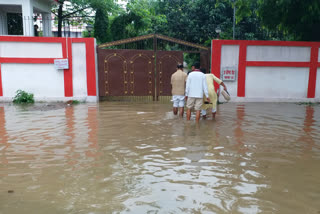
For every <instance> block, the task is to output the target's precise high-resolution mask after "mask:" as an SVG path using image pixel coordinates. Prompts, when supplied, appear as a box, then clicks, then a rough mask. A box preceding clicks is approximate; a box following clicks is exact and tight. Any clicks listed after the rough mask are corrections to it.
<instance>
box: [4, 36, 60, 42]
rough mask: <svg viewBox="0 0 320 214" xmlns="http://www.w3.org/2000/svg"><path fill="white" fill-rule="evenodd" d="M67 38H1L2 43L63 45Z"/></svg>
mask: <svg viewBox="0 0 320 214" xmlns="http://www.w3.org/2000/svg"><path fill="white" fill-rule="evenodd" d="M64 40H65V38H61V37H28V36H0V41H1V42H44V43H61V42H63V41H64Z"/></svg>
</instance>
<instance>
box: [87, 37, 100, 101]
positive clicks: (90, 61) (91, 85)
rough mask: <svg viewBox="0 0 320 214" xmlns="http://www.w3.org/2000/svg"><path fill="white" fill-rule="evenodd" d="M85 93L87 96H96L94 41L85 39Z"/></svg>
mask: <svg viewBox="0 0 320 214" xmlns="http://www.w3.org/2000/svg"><path fill="white" fill-rule="evenodd" d="M86 63H87V91H88V96H96V95H97V90H96V60H95V47H94V39H93V38H92V39H91V38H90V39H86Z"/></svg>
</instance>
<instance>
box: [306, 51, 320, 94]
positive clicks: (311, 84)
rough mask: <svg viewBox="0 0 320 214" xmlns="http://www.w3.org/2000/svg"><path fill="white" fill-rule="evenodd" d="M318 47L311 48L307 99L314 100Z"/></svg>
mask: <svg viewBox="0 0 320 214" xmlns="http://www.w3.org/2000/svg"><path fill="white" fill-rule="evenodd" d="M318 55H319V46H312V47H311V56H310V63H311V65H310V70H309V84H308V94H307V97H308V98H314V97H315V94H316V80H317V66H318V64H319V63H318Z"/></svg>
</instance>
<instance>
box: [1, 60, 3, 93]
mask: <svg viewBox="0 0 320 214" xmlns="http://www.w3.org/2000/svg"><path fill="white" fill-rule="evenodd" d="M2 96H3V91H2V74H1V64H0V97H2Z"/></svg>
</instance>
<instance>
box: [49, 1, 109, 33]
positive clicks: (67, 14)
mask: <svg viewBox="0 0 320 214" xmlns="http://www.w3.org/2000/svg"><path fill="white" fill-rule="evenodd" d="M57 2H58V4H57V6H56V7H53V9H52V13H54V14H55V15H56V19H57V23H58V37H61V36H62V23H63V21H64V20H67V21H68V22H69V24H70V22H75V20H77V22H78V24H79V23H92V22H93V17H94V13H95V10H96V9H98V8H107V9H109V10H110V11H111V10H112V9H113V7H115V4H114V1H113V0H58V1H57Z"/></svg>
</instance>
